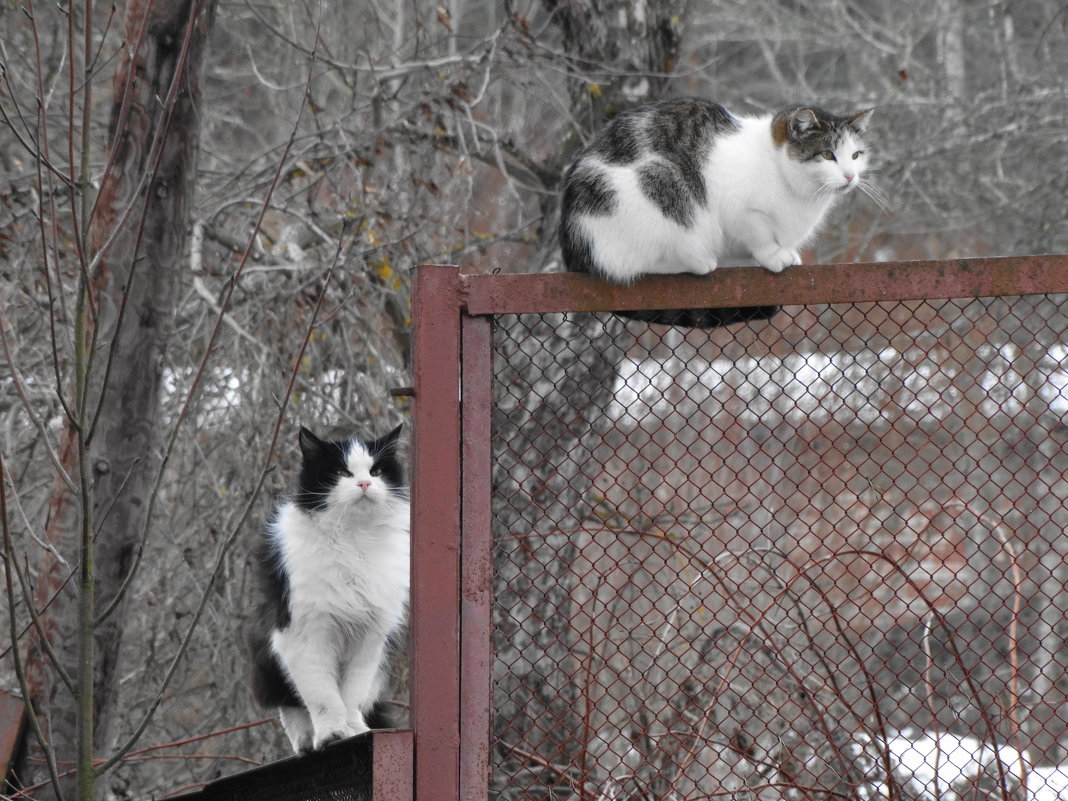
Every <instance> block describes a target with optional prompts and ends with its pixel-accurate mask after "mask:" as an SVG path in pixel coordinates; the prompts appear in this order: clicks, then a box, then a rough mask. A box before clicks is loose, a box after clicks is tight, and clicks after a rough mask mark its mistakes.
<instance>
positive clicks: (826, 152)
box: [820, 150, 834, 161]
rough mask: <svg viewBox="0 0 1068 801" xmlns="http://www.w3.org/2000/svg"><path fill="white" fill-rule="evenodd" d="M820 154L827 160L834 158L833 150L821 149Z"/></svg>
mask: <svg viewBox="0 0 1068 801" xmlns="http://www.w3.org/2000/svg"><path fill="white" fill-rule="evenodd" d="M820 156H821V157H823V158H825V159H826V160H827V161H832V160H834V151H833V150H824V151H821V152H820Z"/></svg>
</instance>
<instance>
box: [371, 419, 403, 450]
mask: <svg viewBox="0 0 1068 801" xmlns="http://www.w3.org/2000/svg"><path fill="white" fill-rule="evenodd" d="M403 428H404V423H401V424H400V425H399V426H397V427H396V428H394V429H393V430H392V431H390V432H389V433H388V434H386V435H385V436H382V437H379V438H378V443H377V444H378V450H379V451H391V450H393V449H394V448H395V447H396V445H397V440H398V439H399V438H400V433H401V429H403Z"/></svg>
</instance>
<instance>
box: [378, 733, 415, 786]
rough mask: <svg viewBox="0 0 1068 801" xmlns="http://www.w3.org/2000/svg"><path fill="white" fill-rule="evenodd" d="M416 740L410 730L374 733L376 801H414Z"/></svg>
mask: <svg viewBox="0 0 1068 801" xmlns="http://www.w3.org/2000/svg"><path fill="white" fill-rule="evenodd" d="M414 743H415V736H414V734H413V732H411V731H409V730H407V729H393V730H388V731H376V732H375V733H374V754H373V758H374V769H373V772H372V777H373V781H374V794H373V795H374V798H375V800H376V801H412V780H413V778H414V772H413V768H414V754H413V747H414Z"/></svg>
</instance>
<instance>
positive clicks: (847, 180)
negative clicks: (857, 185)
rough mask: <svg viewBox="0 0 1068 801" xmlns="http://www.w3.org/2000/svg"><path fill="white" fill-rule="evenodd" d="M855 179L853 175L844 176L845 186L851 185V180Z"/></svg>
mask: <svg viewBox="0 0 1068 801" xmlns="http://www.w3.org/2000/svg"><path fill="white" fill-rule="evenodd" d="M856 177H857V176H855V175H848V174H847V175H846V177H845V179H846V183H847V184H850V183H853V179H854V178H856Z"/></svg>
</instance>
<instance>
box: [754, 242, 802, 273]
mask: <svg viewBox="0 0 1068 801" xmlns="http://www.w3.org/2000/svg"><path fill="white" fill-rule="evenodd" d="M753 255H754V256H755V257H756V260H757V261H758V262H759V263H760V266H761V267H763V268H764V269H766V270H771V272H773V273H781V272H782V271H783V270H784V269H786V268H787V267H790V266H793V265H797V264H800V263H801V254H800V253H799V252H798V251H796V250H795V249H793V248H769V249H768V250H764V251H761V252H760V253H754V254H753Z"/></svg>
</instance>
